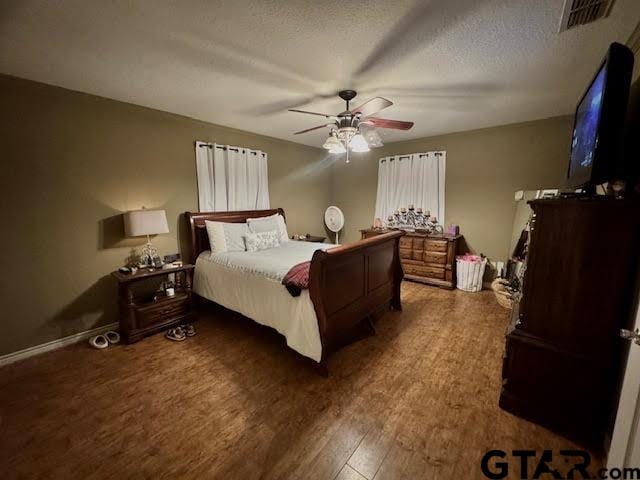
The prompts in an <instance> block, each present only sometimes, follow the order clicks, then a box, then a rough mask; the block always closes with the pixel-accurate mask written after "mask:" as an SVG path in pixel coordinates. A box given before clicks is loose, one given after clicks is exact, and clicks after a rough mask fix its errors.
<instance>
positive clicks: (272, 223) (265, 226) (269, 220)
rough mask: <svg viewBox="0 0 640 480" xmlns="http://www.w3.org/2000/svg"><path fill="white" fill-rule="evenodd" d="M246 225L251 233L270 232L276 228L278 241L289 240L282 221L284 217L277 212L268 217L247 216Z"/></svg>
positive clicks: (285, 225) (285, 226)
mask: <svg viewBox="0 0 640 480" xmlns="http://www.w3.org/2000/svg"><path fill="white" fill-rule="evenodd" d="M247 225H249V231H250V232H251V233H260V232H270V231H271V230H276V231H277V232H278V235H279V239H280V243H284V242H288V241H289V234H288V233H287V224H286V223H285V221H284V217H283V216H282V215H280V214H279V213H276V214H274V215H271V216H269V217H260V218H248V219H247Z"/></svg>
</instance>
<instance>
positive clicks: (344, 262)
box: [309, 231, 403, 361]
mask: <svg viewBox="0 0 640 480" xmlns="http://www.w3.org/2000/svg"><path fill="white" fill-rule="evenodd" d="M402 235H403V232H400V231H397V232H391V233H385V234H383V235H377V236H375V237H372V238H368V239H366V240H360V241H358V242H355V243H351V244H348V245H343V246H339V247H336V248H332V249H329V250H326V251H323V250H317V251H316V252H315V253H314V254H313V258H312V260H311V268H310V271H309V293H310V295H311V300H312V302H313V306H314V308H315V311H316V316H317V317H318V328H319V330H320V341H321V343H322V359H323V361H324V360H325V359H326V357H327V355H328V354H329V353H331V352H332V351H334V350H336V349H337V348H339V347H340V346H341V345H343V344H344V343H347V342H348V340H349V339H350V338H353V337H352V336H353V334H354V332H355V331H356V330H357V328H358V327H359V326H360V324H361V323H362V321H363V320H365V319H367V318H368V317H369V316H370V315H372V314H374V313H376V312H378V311H380V310H383V309H385V308H389V307H392V308H395V309H396V310H401V309H402V305H401V303H400V283H401V281H402V277H403V272H402V266H401V264H400V254H399V250H398V244H399V242H400V237H401V236H402Z"/></svg>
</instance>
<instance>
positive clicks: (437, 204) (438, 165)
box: [375, 152, 446, 225]
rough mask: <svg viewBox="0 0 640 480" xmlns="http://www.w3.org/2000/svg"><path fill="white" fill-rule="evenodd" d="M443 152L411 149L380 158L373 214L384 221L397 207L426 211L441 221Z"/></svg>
mask: <svg viewBox="0 0 640 480" xmlns="http://www.w3.org/2000/svg"><path fill="white" fill-rule="evenodd" d="M445 163H446V152H426V153H412V154H409V155H396V156H393V157H385V158H381V159H380V163H379V165H378V194H377V196H376V213H375V218H379V219H381V220H382V221H383V222H384V223H386V221H387V217H388V216H389V215H390V214H392V213H393V212H394V211H396V210H398V209H400V208H401V207H407V206H409V205H414V206H415V207H416V208H418V207H422V209H423V211H425V212H426V211H429V212H430V214H431V216H435V217H436V218H437V219H438V223H440V224H441V225H444V177H445Z"/></svg>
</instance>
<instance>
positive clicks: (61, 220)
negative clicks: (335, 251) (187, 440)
mask: <svg viewBox="0 0 640 480" xmlns="http://www.w3.org/2000/svg"><path fill="white" fill-rule="evenodd" d="M0 105H2V110H1V112H2V113H0V131H1V132H2V134H1V135H0V155H1V157H2V167H3V168H2V176H0V178H1V180H0V185H1V186H2V195H1V196H0V202H1V207H2V208H0V223H1V225H2V237H1V238H2V249H1V250H2V257H3V272H4V274H3V277H4V279H5V281H3V282H2V283H1V285H2V287H1V292H2V294H1V299H2V305H3V313H2V318H3V322H2V327H3V335H1V336H0V355H2V354H5V353H8V352H12V351H16V350H20V349H22V348H25V347H29V346H32V345H37V344H41V343H43V342H46V341H49V340H53V339H57V338H61V337H64V336H67V335H70V334H73V333H76V332H80V331H84V330H87V329H90V328H93V327H95V326H98V325H101V324H106V323H110V322H114V321H116V289H115V283H114V281H112V279H111V278H110V277H109V276H108V275H109V272H111V271H112V270H114V269H116V268H117V267H118V266H120V265H122V264H123V262H124V259H125V258H126V257H127V255H128V254H129V251H130V249H131V247H134V246H138V247H139V246H140V245H141V243H143V241H141V240H138V239H135V240H133V239H124V238H123V231H122V219H121V215H120V214H121V212H123V211H126V210H129V209H135V208H140V207H141V206H142V205H145V206H146V207H149V208H151V207H158V208H164V209H166V211H167V217H168V220H169V224H170V230H171V231H170V233H169V234H167V235H159V236H157V237H156V238H155V239H154V243H155V244H156V246H157V247H158V248H159V250H160V253H161V254H168V253H174V252H176V251H178V243H179V241H180V239H181V238H182V237H184V233H183V232H182V233H179V232H180V231H181V229H179V228H178V226H179V218H180V214H181V213H182V212H185V211H187V210H196V209H197V206H198V205H197V190H196V176H195V157H194V141H195V140H204V141H211V142H213V141H215V142H218V143H223V144H234V145H242V146H247V147H252V148H257V149H261V150H264V151H266V152H268V154H269V188H270V194H271V205H272V206H274V207H276V206H277V207H283V208H284V209H285V212H286V214H287V220H288V224H289V231H290V233H296V232H300V233H303V232H311V233H316V232H323V231H324V229H323V220H322V215H323V212H324V209H325V208H326V207H327V206H328V205H329V203H330V202H329V201H330V188H331V184H330V183H331V182H330V176H331V173H330V171H329V168H328V166H327V165H326V160H324V161H323V159H325V154H324V151H322V150H320V149H315V148H310V147H305V146H301V145H297V144H294V143H290V142H285V141H281V140H276V139H273V138H268V137H263V136H259V135H254V134H250V133H247V132H241V131H238V130H232V129H228V128H224V127H220V126H216V125H211V124H207V123H204V122H198V121H195V120H191V119H188V118H185V117H180V116H177V115H172V114H168V113H163V112H159V111H155V110H151V109H147V108H142V107H137V106H134V105H129V104H125V103H121V102H116V101H113V100H108V99H104V98H99V97H95V96H91V95H85V94H82V93H77V92H72V91H69V90H64V89H61V88H56V87H51V86H47V85H43V84H39V83H34V82H30V81H25V80H19V79H15V78H12V77H7V76H0ZM294 180H295V181H294ZM182 239H183V238H182Z"/></svg>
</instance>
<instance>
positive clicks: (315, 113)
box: [289, 108, 334, 118]
mask: <svg viewBox="0 0 640 480" xmlns="http://www.w3.org/2000/svg"><path fill="white" fill-rule="evenodd" d="M289 111H290V112H297V113H308V114H309V115H318V116H319V117H325V118H334V115H327V114H326V113H318V112H307V111H306V110H297V109H295V108H290V109H289Z"/></svg>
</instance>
